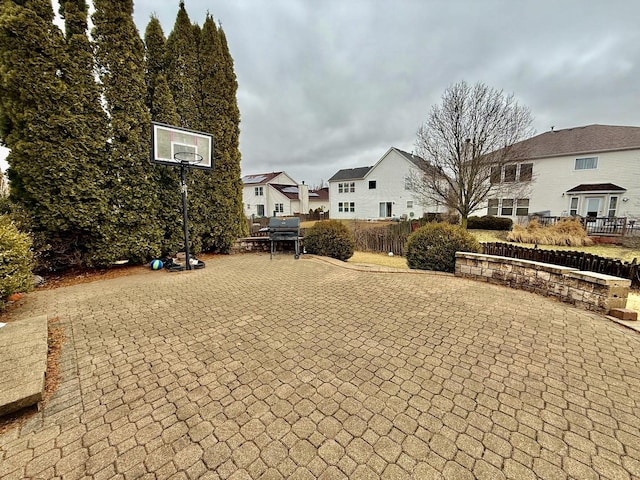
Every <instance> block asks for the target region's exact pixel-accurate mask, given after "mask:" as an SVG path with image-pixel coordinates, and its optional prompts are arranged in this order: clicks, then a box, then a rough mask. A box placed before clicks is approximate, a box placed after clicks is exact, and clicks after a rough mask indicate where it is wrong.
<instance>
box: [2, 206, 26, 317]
mask: <svg viewBox="0 0 640 480" xmlns="http://www.w3.org/2000/svg"><path fill="white" fill-rule="evenodd" d="M0 251H1V252H2V262H0V310H2V307H3V306H4V304H5V301H6V299H7V297H8V296H9V295H11V294H12V293H18V292H27V291H29V290H31V287H32V286H33V274H32V270H31V269H32V267H33V255H32V253H31V239H30V238H29V236H28V235H27V234H25V233H20V232H19V231H18V229H17V228H16V226H15V225H14V224H13V223H12V222H11V220H10V219H9V217H8V216H6V215H0Z"/></svg>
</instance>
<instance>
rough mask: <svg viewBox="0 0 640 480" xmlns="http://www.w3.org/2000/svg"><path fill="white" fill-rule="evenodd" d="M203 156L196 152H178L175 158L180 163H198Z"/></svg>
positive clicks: (174, 155)
mask: <svg viewBox="0 0 640 480" xmlns="http://www.w3.org/2000/svg"><path fill="white" fill-rule="evenodd" d="M203 158H204V157H203V156H202V155H200V154H199V153H195V152H176V153H174V154H173V159H174V160H175V161H176V162H178V163H179V164H180V165H198V164H199V163H200V162H202V160H203Z"/></svg>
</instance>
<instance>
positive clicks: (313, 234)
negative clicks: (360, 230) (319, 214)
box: [304, 220, 355, 262]
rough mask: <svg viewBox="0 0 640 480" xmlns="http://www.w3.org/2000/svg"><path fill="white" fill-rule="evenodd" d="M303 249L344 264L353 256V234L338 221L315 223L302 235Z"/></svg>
mask: <svg viewBox="0 0 640 480" xmlns="http://www.w3.org/2000/svg"><path fill="white" fill-rule="evenodd" d="M304 248H305V249H306V251H307V252H309V253H315V254H317V255H323V256H325V257H331V258H336V259H338V260H342V261H343V262H346V261H347V260H348V259H350V258H351V257H352V256H353V252H354V251H355V242H354V240H353V233H352V232H351V230H349V227H347V226H346V225H345V224H344V223H342V222H339V221H338V220H325V221H322V222H316V223H315V224H314V225H313V226H312V227H311V228H309V229H308V230H307V231H306V233H305V235H304Z"/></svg>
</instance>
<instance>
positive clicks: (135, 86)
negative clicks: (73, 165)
mask: <svg viewBox="0 0 640 480" xmlns="http://www.w3.org/2000/svg"><path fill="white" fill-rule="evenodd" d="M94 6H95V9H96V11H95V13H94V14H93V17H92V18H93V23H94V25H95V26H94V30H93V37H94V39H95V47H96V48H95V51H96V60H97V64H98V68H99V74H100V80H101V81H102V85H103V94H104V101H105V103H106V108H107V111H108V113H109V118H110V124H109V127H110V128H109V137H110V138H109V152H108V153H109V168H108V169H107V171H106V182H107V189H108V190H109V193H110V197H111V205H110V208H111V210H110V213H111V216H112V217H111V220H112V223H111V228H110V229H109V231H108V232H107V235H106V238H105V240H106V241H105V243H104V244H103V245H102V246H101V253H102V255H103V257H104V259H105V260H107V259H115V258H117V257H120V258H123V259H128V260H132V261H136V262H139V261H144V260H147V259H149V258H153V257H157V256H159V255H160V252H161V243H162V236H163V234H162V233H163V232H162V231H161V228H160V226H159V224H158V209H159V199H158V189H157V181H158V179H157V178H156V176H155V171H154V170H153V169H150V168H149V161H148V159H149V144H150V134H151V132H150V124H151V116H150V114H149V109H148V108H147V105H146V98H147V86H146V83H145V64H144V45H143V42H142V39H141V38H140V35H139V33H138V30H137V29H136V26H135V24H134V23H133V18H132V14H133V1H132V0H119V1H117V2H112V1H111V0H95V1H94Z"/></svg>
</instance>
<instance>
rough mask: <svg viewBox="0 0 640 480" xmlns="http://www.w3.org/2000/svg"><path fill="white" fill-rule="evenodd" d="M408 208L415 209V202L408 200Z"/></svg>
mask: <svg viewBox="0 0 640 480" xmlns="http://www.w3.org/2000/svg"><path fill="white" fill-rule="evenodd" d="M407 208H413V200H407Z"/></svg>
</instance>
